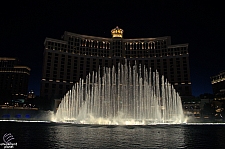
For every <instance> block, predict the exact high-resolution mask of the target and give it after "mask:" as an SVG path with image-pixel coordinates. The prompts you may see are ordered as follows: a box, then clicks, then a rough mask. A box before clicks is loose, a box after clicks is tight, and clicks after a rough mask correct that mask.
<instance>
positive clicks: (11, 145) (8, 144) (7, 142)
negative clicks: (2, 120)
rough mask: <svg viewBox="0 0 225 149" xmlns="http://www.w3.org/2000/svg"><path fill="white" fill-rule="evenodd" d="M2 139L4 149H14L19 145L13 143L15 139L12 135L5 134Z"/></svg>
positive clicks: (1, 144) (0, 144)
mask: <svg viewBox="0 0 225 149" xmlns="http://www.w3.org/2000/svg"><path fill="white" fill-rule="evenodd" d="M2 139H3V141H4V143H0V146H4V148H14V146H17V143H12V142H11V141H12V140H14V139H15V138H14V137H13V135H12V134H11V133H6V134H4V135H3V137H2Z"/></svg>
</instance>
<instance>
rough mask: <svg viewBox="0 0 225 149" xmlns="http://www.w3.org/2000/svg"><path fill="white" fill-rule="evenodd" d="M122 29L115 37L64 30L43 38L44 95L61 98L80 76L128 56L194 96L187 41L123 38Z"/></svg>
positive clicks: (42, 87)
mask: <svg viewBox="0 0 225 149" xmlns="http://www.w3.org/2000/svg"><path fill="white" fill-rule="evenodd" d="M123 32H124V31H123V30H122V29H120V28H118V27H116V28H114V29H112V30H111V34H112V38H102V37H94V36H87V35H79V34H75V33H71V32H67V31H65V32H64V35H63V37H62V40H57V39H52V38H46V39H45V42H44V46H45V49H44V60H43V73H42V81H41V96H42V97H44V98H45V99H59V98H62V97H63V95H65V93H66V92H67V91H68V90H69V89H71V87H72V86H73V85H74V83H76V82H77V81H78V80H79V79H80V78H85V77H86V75H87V74H88V73H89V72H92V71H97V70H98V69H99V68H102V67H103V66H106V67H112V65H114V66H116V65H117V64H118V63H119V62H121V63H123V62H124V61H125V59H126V60H127V61H129V62H130V63H131V64H134V63H135V61H136V63H137V64H142V66H143V65H145V66H146V67H147V68H150V67H151V70H152V71H155V70H157V71H158V72H159V74H161V75H164V76H165V77H166V78H167V80H168V81H169V82H171V83H172V84H173V85H174V87H175V89H176V90H177V91H178V92H179V94H180V95H181V96H191V95H192V93H191V80H190V69H189V54H188V44H177V45H171V38H170V37H169V36H166V37H158V38H138V39H124V38H123Z"/></svg>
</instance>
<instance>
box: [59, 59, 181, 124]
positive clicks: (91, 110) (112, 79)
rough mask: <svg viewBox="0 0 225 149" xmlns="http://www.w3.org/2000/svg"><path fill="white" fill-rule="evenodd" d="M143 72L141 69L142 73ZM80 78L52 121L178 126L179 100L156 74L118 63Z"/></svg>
mask: <svg viewBox="0 0 225 149" xmlns="http://www.w3.org/2000/svg"><path fill="white" fill-rule="evenodd" d="M142 69H143V70H142ZM100 74H101V73H100V69H99V70H98V72H93V73H91V74H89V75H87V76H86V79H80V81H79V82H78V83H76V84H75V85H74V86H73V88H72V89H71V90H70V91H69V92H67V94H66V95H65V96H64V98H63V99H62V101H61V103H60V105H59V107H58V110H57V112H56V114H55V121H58V122H59V121H60V122H74V123H82V124H119V125H127V124H131V125H135V124H141V125H145V124H156V123H181V122H182V121H183V109H182V104H181V99H180V96H179V95H178V93H177V92H176V91H175V89H174V88H173V86H172V85H171V84H170V83H169V82H168V81H167V80H166V79H164V77H163V76H162V77H160V76H159V73H158V72H157V71H156V72H151V70H149V71H148V70H147V69H146V68H145V66H143V67H141V65H137V64H135V65H133V66H131V65H130V64H127V62H125V64H124V65H122V64H118V68H115V67H114V66H113V67H112V68H107V67H104V68H103V75H102V76H101V75H100Z"/></svg>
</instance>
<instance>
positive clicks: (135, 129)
mask: <svg viewBox="0 0 225 149" xmlns="http://www.w3.org/2000/svg"><path fill="white" fill-rule="evenodd" d="M71 125H72V124H70V125H60V126H57V127H54V128H55V130H54V134H55V139H56V140H57V141H56V142H58V145H59V146H57V147H77V148H79V147H84V148H85V147H87V148H89V147H91V148H137V147H138V148H149V147H152V148H155V147H160V148H161V147H183V146H185V143H184V134H183V133H184V132H183V129H182V128H181V127H176V126H172V127H171V126H169V128H167V126H113V127H112V126H110V127H108V126H100V125H96V126H85V127H79V126H76V125H73V126H74V127H71ZM97 126H98V127H97ZM71 144H72V146H71ZM74 145H75V146H74Z"/></svg>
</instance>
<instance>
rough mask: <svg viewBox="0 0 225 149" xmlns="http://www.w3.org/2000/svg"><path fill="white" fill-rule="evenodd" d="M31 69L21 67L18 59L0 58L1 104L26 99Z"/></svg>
mask: <svg viewBox="0 0 225 149" xmlns="http://www.w3.org/2000/svg"><path fill="white" fill-rule="evenodd" d="M29 76H30V68H29V67H27V66H21V65H19V60H18V59H16V58H8V57H0V90H1V92H0V102H1V104H4V103H5V102H11V100H12V99H26V97H27V90H28V82H29Z"/></svg>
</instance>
